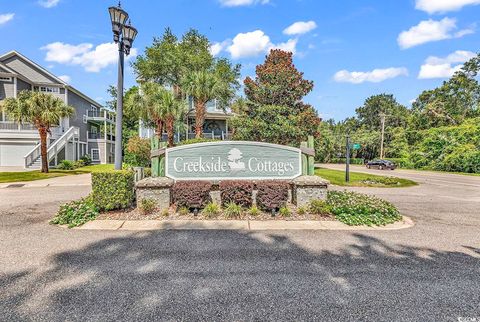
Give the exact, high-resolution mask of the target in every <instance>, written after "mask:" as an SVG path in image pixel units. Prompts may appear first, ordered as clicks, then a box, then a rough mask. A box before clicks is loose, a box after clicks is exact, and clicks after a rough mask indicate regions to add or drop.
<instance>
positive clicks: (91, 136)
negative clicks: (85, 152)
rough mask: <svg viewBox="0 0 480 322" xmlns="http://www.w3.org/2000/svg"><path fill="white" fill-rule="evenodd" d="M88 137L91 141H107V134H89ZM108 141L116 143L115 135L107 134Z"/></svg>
mask: <svg viewBox="0 0 480 322" xmlns="http://www.w3.org/2000/svg"><path fill="white" fill-rule="evenodd" d="M87 137H88V139H89V140H105V134H103V133H92V132H87ZM107 140H108V141H115V135H113V134H107Z"/></svg>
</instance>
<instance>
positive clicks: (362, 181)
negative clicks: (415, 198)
mask: <svg viewBox="0 0 480 322" xmlns="http://www.w3.org/2000/svg"><path fill="white" fill-rule="evenodd" d="M315 174H316V175H317V176H320V177H322V178H324V179H327V180H328V181H330V183H331V184H334V185H337V186H349V187H384V188H399V187H410V186H415V185H417V183H416V182H415V181H412V180H408V179H400V178H395V177H387V176H378V175H374V174H367V173H359V172H351V171H350V182H348V183H347V182H345V171H342V170H330V169H324V168H317V169H315Z"/></svg>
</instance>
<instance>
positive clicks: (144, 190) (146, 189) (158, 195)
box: [135, 177, 174, 210]
mask: <svg viewBox="0 0 480 322" xmlns="http://www.w3.org/2000/svg"><path fill="white" fill-rule="evenodd" d="M173 184H174V181H173V180H172V179H170V178H167V177H154V178H145V179H143V180H140V181H138V182H137V183H136V185H135V187H136V193H137V206H138V205H139V204H140V202H141V201H142V199H153V200H155V201H156V203H157V208H158V209H159V210H164V209H168V208H170V204H171V200H172V196H171V192H170V189H171V188H172V186H173Z"/></svg>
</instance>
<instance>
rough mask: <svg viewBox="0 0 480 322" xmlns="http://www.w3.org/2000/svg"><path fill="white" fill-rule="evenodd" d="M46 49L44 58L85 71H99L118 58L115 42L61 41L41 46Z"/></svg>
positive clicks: (132, 52) (134, 53) (133, 50)
mask: <svg viewBox="0 0 480 322" xmlns="http://www.w3.org/2000/svg"><path fill="white" fill-rule="evenodd" d="M41 49H42V50H46V51H47V54H46V57H45V60H46V61H48V62H55V63H59V64H70V65H79V66H82V67H84V68H85V70H86V71H87V72H95V73H96V72H99V71H100V70H101V69H103V68H105V67H107V66H109V65H111V64H115V63H116V62H117V59H118V46H117V45H116V44H115V43H104V44H100V45H98V46H96V47H95V48H94V46H93V45H92V44H88V43H83V44H79V45H70V44H65V43H62V42H55V43H51V44H48V45H46V46H44V47H42V48H41ZM136 55H137V49H136V48H132V50H131V53H130V56H129V57H135V56H136Z"/></svg>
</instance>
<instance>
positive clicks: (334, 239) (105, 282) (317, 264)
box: [0, 171, 480, 321]
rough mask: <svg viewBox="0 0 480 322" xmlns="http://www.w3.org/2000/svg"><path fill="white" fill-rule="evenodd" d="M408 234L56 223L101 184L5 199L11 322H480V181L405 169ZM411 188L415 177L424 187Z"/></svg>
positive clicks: (4, 298) (402, 192)
mask: <svg viewBox="0 0 480 322" xmlns="http://www.w3.org/2000/svg"><path fill="white" fill-rule="evenodd" d="M392 173H393V174H395V175H397V176H404V175H405V176H414V177H416V178H417V179H414V180H417V181H419V182H421V184H420V185H419V186H416V187H410V188H390V189H379V188H375V189H372V188H368V189H365V188H363V189H355V190H361V191H364V192H367V193H372V194H376V195H379V196H382V197H384V198H386V199H388V200H391V201H392V202H394V203H395V204H396V205H397V206H398V207H399V209H400V210H401V211H402V213H404V214H406V215H408V216H410V217H412V218H413V219H414V220H415V222H416V225H415V226H414V227H413V228H410V229H405V230H396V231H373V232H365V231H364V232H355V231H292V232H280V231H279V232H268V233H251V232H239V231H158V232H114V231H113V232H112V231H83V230H67V229H63V228H59V227H55V226H50V225H48V223H47V222H48V219H49V218H50V217H51V215H52V214H53V213H54V212H55V210H56V209H57V207H58V204H60V203H61V202H64V201H67V200H71V199H75V198H79V197H80V196H83V195H86V194H87V193H88V192H89V187H86V186H77V187H58V186H57V187H41V188H35V187H32V188H4V189H0V250H1V257H0V290H1V291H0V320H2V321H16V320H34V321H65V320H68V321H131V320H135V321H139V320H208V321H215V320H298V321H300V320H321V321H339V320H340V321H376V320H381V321H393V320H402V321H458V318H460V317H461V318H476V319H477V321H478V320H479V319H480V177H467V176H453V175H446V174H437V173H435V174H431V173H427V172H422V173H416V172H414V173H407V172H405V173H403V172H400V171H394V172H392ZM412 178H413V177H412Z"/></svg>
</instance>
